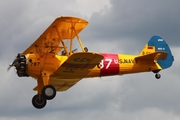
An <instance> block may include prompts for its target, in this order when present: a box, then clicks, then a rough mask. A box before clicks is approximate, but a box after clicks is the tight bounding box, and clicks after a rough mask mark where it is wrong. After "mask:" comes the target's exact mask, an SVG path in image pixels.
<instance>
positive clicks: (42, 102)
mask: <svg viewBox="0 0 180 120" xmlns="http://www.w3.org/2000/svg"><path fill="white" fill-rule="evenodd" d="M46 102H47V101H46V99H45V98H44V97H43V96H42V95H38V94H37V95H35V96H34V97H33V98H32V104H33V106H34V107H35V108H37V109H41V108H43V107H44V106H46Z"/></svg>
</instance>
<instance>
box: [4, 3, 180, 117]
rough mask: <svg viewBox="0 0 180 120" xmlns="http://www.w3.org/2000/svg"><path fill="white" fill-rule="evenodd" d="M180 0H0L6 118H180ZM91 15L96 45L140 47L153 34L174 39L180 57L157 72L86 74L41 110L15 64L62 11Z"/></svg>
mask: <svg viewBox="0 0 180 120" xmlns="http://www.w3.org/2000/svg"><path fill="white" fill-rule="evenodd" d="M179 6H180V1H179V0H171V1H169V0H151V1H144V0H137V1H131V0H98V1H97V0H68V1H64V0H51V1H49V0H31V1H24V0H16V1H13V0H6V1H3V0H0V59H1V62H0V70H1V73H0V75H1V80H0V85H1V87H0V96H1V99H0V108H1V109H0V119H2V120H5V119H8V120H16V119H18V120H36V119H37V118H38V119H44V120H48V119H51V120H59V119H66V120H92V119H95V120H110V119H112V120H113V119H114V120H117V119H123V120H129V119H133V120H152V119H153V120H158V119H163V120H169V119H171V120H179V119H180V104H179V101H180V87H179V86H180V80H179V78H180V75H179V73H180V72H179V70H180V63H179V62H178V61H180V57H179V51H180V40H179V38H180V34H179V33H180V16H179V11H180V7H179ZM65 15H67V16H77V17H82V18H84V19H86V20H88V21H89V25H88V26H87V28H85V29H84V31H82V33H81V34H80V37H81V39H82V41H83V43H84V45H85V46H87V47H88V48H89V50H90V51H97V52H108V53H112V52H113V53H131V54H138V53H139V52H140V51H141V49H142V48H143V46H144V44H145V43H147V42H148V40H149V39H150V37H151V36H153V35H160V36H161V37H163V38H164V39H165V40H166V42H167V43H168V44H169V45H170V47H171V49H172V53H173V55H174V58H175V61H174V64H173V66H172V67H171V68H170V69H167V70H164V71H162V72H161V75H162V78H161V79H160V80H156V79H155V78H154V74H153V73H142V74H135V75H124V76H113V77H108V78H95V79H83V80H82V81H80V82H79V83H78V84H77V85H75V86H74V87H72V88H71V89H70V90H68V91H66V92H62V93H58V94H57V96H56V98H55V99H54V100H52V101H49V102H48V104H47V106H46V107H45V108H44V109H42V110H36V109H35V108H34V107H33V106H32V104H31V99H32V97H33V96H34V94H36V92H34V91H32V88H33V87H34V86H36V81H35V80H34V79H32V78H18V77H17V75H16V74H15V71H14V70H13V69H11V70H10V71H9V72H8V73H7V71H6V70H7V67H8V64H9V63H11V62H12V60H13V59H14V57H15V56H16V55H17V53H18V52H22V51H24V49H26V48H27V47H28V46H29V45H30V44H31V43H32V42H34V41H35V40H36V39H37V38H38V37H39V35H40V34H42V32H43V31H44V30H45V29H46V28H47V27H48V26H49V25H50V24H51V23H52V22H53V20H54V19H55V18H56V17H58V16H65Z"/></svg>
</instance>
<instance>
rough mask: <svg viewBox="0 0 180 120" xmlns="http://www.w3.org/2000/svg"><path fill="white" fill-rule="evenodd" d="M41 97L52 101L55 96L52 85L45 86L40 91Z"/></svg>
mask: <svg viewBox="0 0 180 120" xmlns="http://www.w3.org/2000/svg"><path fill="white" fill-rule="evenodd" d="M42 96H43V97H44V98H46V99H47V100H52V99H53V98H54V97H55V96H56V90H55V88H54V87H53V86H52V85H46V86H44V87H43V89H42Z"/></svg>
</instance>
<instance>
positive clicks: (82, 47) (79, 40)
mask: <svg viewBox="0 0 180 120" xmlns="http://www.w3.org/2000/svg"><path fill="white" fill-rule="evenodd" d="M74 26H75V23H74V25H73V27H72V30H74V33H75V35H76V37H77V39H78V42H79V44H80V46H81V49H82V51H83V52H85V50H84V46H83V44H82V42H81V39H80V38H79V36H78V34H77V32H76V30H75V29H74Z"/></svg>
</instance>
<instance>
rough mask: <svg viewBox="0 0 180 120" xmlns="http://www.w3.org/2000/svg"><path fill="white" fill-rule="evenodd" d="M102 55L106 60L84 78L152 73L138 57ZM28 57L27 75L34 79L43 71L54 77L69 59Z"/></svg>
mask: <svg viewBox="0 0 180 120" xmlns="http://www.w3.org/2000/svg"><path fill="white" fill-rule="evenodd" d="M100 54H101V53H100ZM101 55H103V56H104V59H103V60H101V62H100V64H99V65H97V66H95V67H94V68H93V69H91V70H90V72H89V73H88V74H87V75H86V76H82V77H85V78H88V77H102V76H111V75H123V74H130V73H138V72H149V71H151V70H150V69H149V67H150V66H149V64H147V63H146V62H145V63H143V62H142V61H141V62H139V61H137V60H136V59H135V57H137V56H135V55H124V54H107V53H102V54H101ZM27 57H28V71H27V73H28V75H30V76H31V77H34V78H37V77H38V76H40V74H41V73H42V71H46V72H48V73H49V74H50V75H52V74H53V73H54V72H55V71H56V70H57V69H58V68H59V67H60V66H61V65H62V64H63V63H64V62H65V61H66V60H67V59H68V57H67V56H62V55H55V56H54V55H53V54H51V53H48V54H46V55H44V56H43V57H41V56H39V54H28V55H27ZM154 67H157V65H156V64H154ZM151 68H153V65H151ZM67 77H69V76H67Z"/></svg>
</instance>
